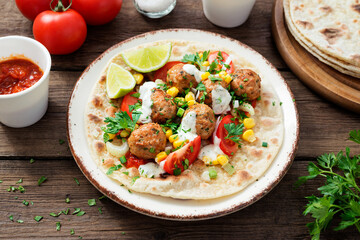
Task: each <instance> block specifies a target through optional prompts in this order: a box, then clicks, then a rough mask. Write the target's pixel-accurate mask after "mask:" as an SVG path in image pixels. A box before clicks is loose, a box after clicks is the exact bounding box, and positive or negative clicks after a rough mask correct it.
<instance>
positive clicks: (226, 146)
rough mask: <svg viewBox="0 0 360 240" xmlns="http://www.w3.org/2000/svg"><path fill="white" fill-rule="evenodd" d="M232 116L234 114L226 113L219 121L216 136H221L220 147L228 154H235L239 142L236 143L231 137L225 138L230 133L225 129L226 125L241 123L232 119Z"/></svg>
mask: <svg viewBox="0 0 360 240" xmlns="http://www.w3.org/2000/svg"><path fill="white" fill-rule="evenodd" d="M232 118H233V116H232V115H226V116H225V117H224V118H223V119H222V120H221V122H220V123H219V126H218V128H217V131H216V136H217V137H218V138H220V149H221V150H222V151H223V152H224V153H225V154H226V155H228V156H232V155H234V153H235V152H236V151H237V149H238V145H237V143H235V142H234V141H232V140H230V139H225V137H226V136H227V134H228V131H227V130H226V129H225V126H224V125H225V124H229V123H235V124H239V122H238V121H233V120H231V119H232Z"/></svg>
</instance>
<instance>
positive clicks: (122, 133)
mask: <svg viewBox="0 0 360 240" xmlns="http://www.w3.org/2000/svg"><path fill="white" fill-rule="evenodd" d="M129 135H130V132H128V131H126V130H122V131H121V133H120V137H122V138H126V137H128V136H129Z"/></svg>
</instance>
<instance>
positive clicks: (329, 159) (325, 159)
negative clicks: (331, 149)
mask: <svg viewBox="0 0 360 240" xmlns="http://www.w3.org/2000/svg"><path fill="white" fill-rule="evenodd" d="M317 161H318V163H319V165H320V166H321V167H323V168H325V169H330V168H332V167H333V166H334V165H335V164H336V156H335V154H334V153H330V154H323V155H321V156H320V157H318V159H317Z"/></svg>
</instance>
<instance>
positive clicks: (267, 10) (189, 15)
mask: <svg viewBox="0 0 360 240" xmlns="http://www.w3.org/2000/svg"><path fill="white" fill-rule="evenodd" d="M1 6H2V10H1V13H2V20H1V24H0V36H6V35H23V36H28V37H33V35H32V23H31V22H30V21H29V20H27V19H26V18H25V17H23V16H22V15H21V14H20V12H19V11H18V9H17V7H16V5H15V1H3V3H2V4H1ZM271 7H272V2H271V1H257V3H256V5H255V7H254V10H253V12H252V14H251V16H250V18H249V20H248V21H247V22H246V23H245V24H244V25H242V26H240V27H237V28H233V29H224V28H220V27H217V26H215V25H213V24H211V23H210V22H209V21H208V20H207V19H206V17H205V16H204V14H203V10H202V5H201V1H200V0H196V1H193V0H191V1H177V6H176V8H175V9H174V11H173V12H172V13H171V14H170V15H169V16H167V17H165V18H162V19H148V18H145V17H143V16H142V15H140V14H139V13H138V12H137V11H136V9H135V7H134V5H133V2H132V1H129V0H127V1H123V7H122V9H121V11H120V14H119V15H118V16H117V17H116V19H115V20H114V21H113V22H111V23H109V24H106V25H103V26H90V27H88V34H87V39H86V41H85V43H84V45H83V46H82V47H81V48H80V49H79V50H78V51H77V52H75V53H73V54H71V55H67V56H52V58H53V65H52V67H53V69H54V70H55V69H56V70H59V69H66V70H81V71H82V70H84V69H85V67H86V66H87V65H89V64H90V63H91V62H92V61H93V60H94V59H95V58H96V57H97V56H98V55H100V54H101V53H102V52H104V51H105V50H106V49H108V48H109V47H111V46H112V45H114V44H116V43H118V42H120V41H123V40H125V39H127V38H130V37H133V36H135V35H138V34H142V33H145V32H149V31H154V30H159V29H167V28H195V29H202V30H206V31H212V32H216V33H220V34H224V35H226V36H229V37H231V38H235V39H237V40H240V41H242V42H243V43H245V44H248V45H249V46H251V47H252V48H254V49H255V50H257V51H259V52H260V53H261V54H263V55H264V56H265V57H266V58H267V59H269V60H270V62H272V63H273V64H274V65H275V66H276V67H280V68H285V67H286V65H285V63H284V62H283V61H282V59H281V58H280V55H279V53H278V51H277V50H276V48H275V47H274V42H273V40H272V37H271V31H270V19H271ZM265 19H268V20H265Z"/></svg>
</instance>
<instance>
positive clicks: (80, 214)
mask: <svg viewBox="0 0 360 240" xmlns="http://www.w3.org/2000/svg"><path fill="white" fill-rule="evenodd" d="M84 214H86V212H85V211H80V212H78V213H77V214H76V216H82V215H84Z"/></svg>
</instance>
